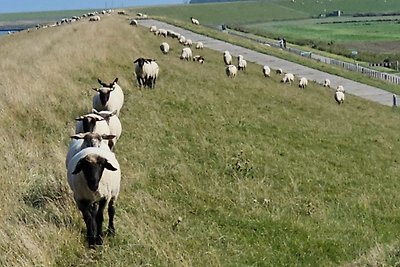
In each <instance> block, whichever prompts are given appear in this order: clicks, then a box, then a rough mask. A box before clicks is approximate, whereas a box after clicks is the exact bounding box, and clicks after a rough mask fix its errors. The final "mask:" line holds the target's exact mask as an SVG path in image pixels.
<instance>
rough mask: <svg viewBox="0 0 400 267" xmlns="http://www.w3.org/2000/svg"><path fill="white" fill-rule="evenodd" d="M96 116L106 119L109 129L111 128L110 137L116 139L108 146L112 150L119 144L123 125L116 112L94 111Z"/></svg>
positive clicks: (110, 141) (109, 142)
mask: <svg viewBox="0 0 400 267" xmlns="http://www.w3.org/2000/svg"><path fill="white" fill-rule="evenodd" d="M92 112H93V113H94V114H97V115H99V116H101V117H102V118H104V120H105V121H106V122H107V124H108V127H109V128H110V135H114V138H112V139H111V140H109V141H108V146H109V147H110V149H111V150H112V149H113V148H114V146H115V144H116V143H117V140H118V139H119V138H120V136H121V134H122V124H121V121H120V120H119V118H118V116H116V112H115V111H114V112H111V111H108V110H103V111H97V110H95V109H93V110H92Z"/></svg>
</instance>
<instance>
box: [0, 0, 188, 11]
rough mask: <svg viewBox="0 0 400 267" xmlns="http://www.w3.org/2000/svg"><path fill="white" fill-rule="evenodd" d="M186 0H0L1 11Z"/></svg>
mask: <svg viewBox="0 0 400 267" xmlns="http://www.w3.org/2000/svg"><path fill="white" fill-rule="evenodd" d="M184 2H186V1H184V0H0V13H10V12H35V11H49V10H71V9H91V8H93V9H101V8H120V7H129V6H149V5H168V4H182V3H184Z"/></svg>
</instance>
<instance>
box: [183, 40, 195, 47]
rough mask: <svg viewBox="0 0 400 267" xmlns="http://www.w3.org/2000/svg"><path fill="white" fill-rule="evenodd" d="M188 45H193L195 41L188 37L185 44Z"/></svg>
mask: <svg viewBox="0 0 400 267" xmlns="http://www.w3.org/2000/svg"><path fill="white" fill-rule="evenodd" d="M184 45H186V46H192V45H193V41H192V40H191V39H186V41H185V44H184Z"/></svg>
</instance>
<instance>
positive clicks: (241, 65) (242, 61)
mask: <svg viewBox="0 0 400 267" xmlns="http://www.w3.org/2000/svg"><path fill="white" fill-rule="evenodd" d="M246 67H247V62H246V60H245V59H243V56H242V55H239V56H238V70H245V69H246Z"/></svg>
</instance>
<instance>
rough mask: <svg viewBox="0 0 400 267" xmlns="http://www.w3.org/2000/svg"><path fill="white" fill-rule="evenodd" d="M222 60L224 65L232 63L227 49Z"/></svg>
mask: <svg viewBox="0 0 400 267" xmlns="http://www.w3.org/2000/svg"><path fill="white" fill-rule="evenodd" d="M224 62H225V65H231V64H232V56H231V54H230V53H229V51H224Z"/></svg>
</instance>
